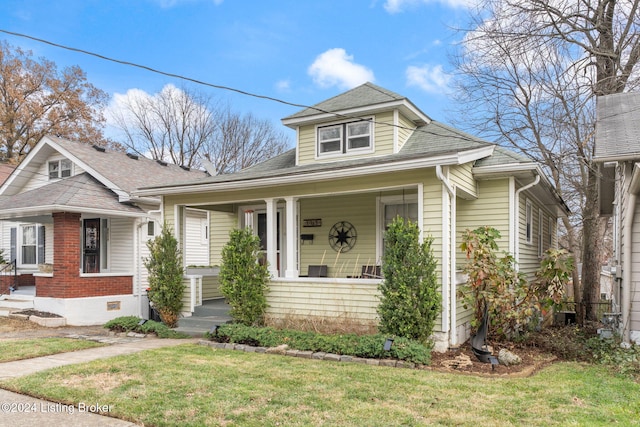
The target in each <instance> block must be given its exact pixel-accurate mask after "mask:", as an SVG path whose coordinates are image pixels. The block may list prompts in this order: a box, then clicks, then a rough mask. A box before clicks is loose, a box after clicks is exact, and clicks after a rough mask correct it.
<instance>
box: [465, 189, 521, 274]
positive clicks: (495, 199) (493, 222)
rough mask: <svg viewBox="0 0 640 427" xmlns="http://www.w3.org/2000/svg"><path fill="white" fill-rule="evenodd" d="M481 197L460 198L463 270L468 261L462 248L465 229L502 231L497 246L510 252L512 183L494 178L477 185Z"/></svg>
mask: <svg viewBox="0 0 640 427" xmlns="http://www.w3.org/2000/svg"><path fill="white" fill-rule="evenodd" d="M478 192H479V198H478V199H476V200H464V199H460V198H459V199H457V213H458V221H457V223H456V231H457V235H458V236H457V241H456V254H457V258H456V265H457V267H458V268H459V269H461V268H463V267H464V265H465V264H466V262H467V260H466V257H465V254H464V253H463V252H462V250H461V249H460V245H461V244H462V240H461V236H462V233H463V232H464V231H465V230H466V229H470V230H475V229H476V228H478V227H483V226H487V225H488V226H491V227H494V228H496V229H497V230H498V231H499V232H500V239H499V240H498V242H497V243H498V247H499V249H500V250H501V251H508V250H509V180H508V179H495V180H489V181H479V182H478Z"/></svg>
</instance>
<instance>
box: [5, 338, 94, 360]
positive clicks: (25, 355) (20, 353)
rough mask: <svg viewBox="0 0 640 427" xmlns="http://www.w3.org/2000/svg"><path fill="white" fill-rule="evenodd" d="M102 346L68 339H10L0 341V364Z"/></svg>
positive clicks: (92, 342)
mask: <svg viewBox="0 0 640 427" xmlns="http://www.w3.org/2000/svg"><path fill="white" fill-rule="evenodd" d="M103 345H104V344H101V343H97V342H94V341H87V340H74V339H69V338H37V339H11V340H6V341H0V363H4V362H11V361H13V360H20V359H30V358H33V357H41V356H48V355H51V354H56V353H65V352H68V351H76V350H83V349H85V348H94V347H101V346H103Z"/></svg>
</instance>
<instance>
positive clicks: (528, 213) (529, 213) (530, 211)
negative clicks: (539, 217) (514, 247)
mask: <svg viewBox="0 0 640 427" xmlns="http://www.w3.org/2000/svg"><path fill="white" fill-rule="evenodd" d="M525 217H526V219H525V221H526V227H527V230H526V233H527V243H531V241H532V238H533V236H532V234H533V209H532V207H531V202H530V201H529V200H527V203H526V208H525Z"/></svg>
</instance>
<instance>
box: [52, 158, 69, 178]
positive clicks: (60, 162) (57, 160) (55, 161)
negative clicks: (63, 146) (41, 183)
mask: <svg viewBox="0 0 640 427" xmlns="http://www.w3.org/2000/svg"><path fill="white" fill-rule="evenodd" d="M63 162H67V163H69V168H68V169H64V170H65V171H66V170H68V171H69V174H68V175H66V174H65V175H63V174H62V172H63V169H62V163H63ZM53 163H57V164H58V176H55V177H52V176H51V169H50V167H51V166H50V165H51V164H53ZM47 175H48V177H49V179H50V180H53V179H62V178H69V177H70V176H73V162H72V161H71V160H69V159H67V158H62V159H50V160H49V161H48V162H47Z"/></svg>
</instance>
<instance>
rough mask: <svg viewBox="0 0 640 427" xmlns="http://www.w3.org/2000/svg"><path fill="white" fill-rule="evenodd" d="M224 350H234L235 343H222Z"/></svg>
mask: <svg viewBox="0 0 640 427" xmlns="http://www.w3.org/2000/svg"><path fill="white" fill-rule="evenodd" d="M224 348H225V350H235V349H236V345H235V344H231V343H227V344H225V345H224Z"/></svg>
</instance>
